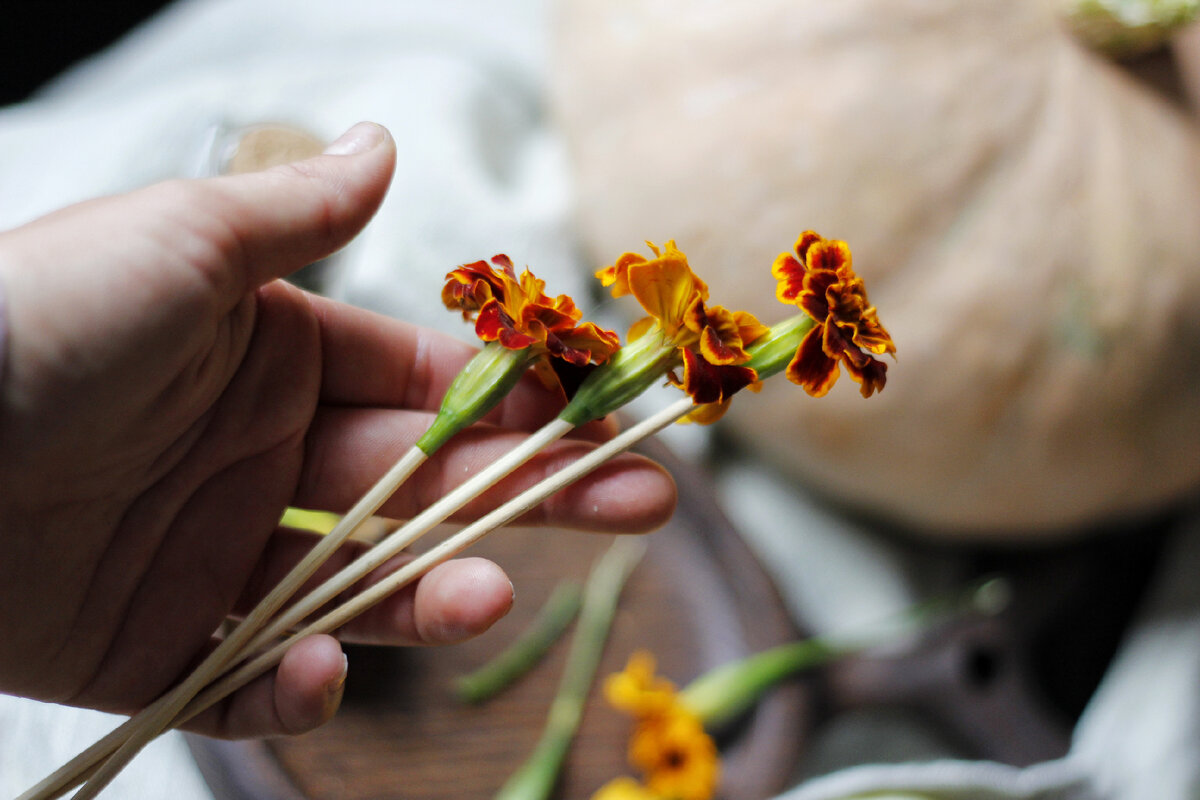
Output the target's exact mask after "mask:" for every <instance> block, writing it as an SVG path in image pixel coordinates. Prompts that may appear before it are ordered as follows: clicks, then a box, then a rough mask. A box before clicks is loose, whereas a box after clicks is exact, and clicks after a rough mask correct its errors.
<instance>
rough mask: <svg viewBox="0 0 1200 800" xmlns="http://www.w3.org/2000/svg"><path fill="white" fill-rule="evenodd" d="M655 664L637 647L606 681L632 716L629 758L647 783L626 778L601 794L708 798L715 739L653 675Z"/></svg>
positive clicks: (716, 769) (609, 694)
mask: <svg viewBox="0 0 1200 800" xmlns="http://www.w3.org/2000/svg"><path fill="white" fill-rule="evenodd" d="M654 669H655V663H654V657H653V656H652V655H651V654H650V653H648V652H645V651H639V652H637V653H634V654H633V656H631V657H630V659H629V663H628V664H627V665H626V667H625V669H624V670H623V671H622V672H619V673H617V674H615V675H613V676H611V677H610V678H609V679H608V681H606V683H605V686H604V693H605V697H606V698H607V699H608V701H609V703H611V704H612V705H613V706H615V707H616V708H618V709H620V710H622V711H625V712H627V713H629V714H631V715H632V716H633V717H634V720H635V724H634V730H633V734H632V735H631V737H630V740H629V761H630V763H631V764H633V765H634V766H635V767H637V768H638V769H639V770H640V771H641V772H642V774H643V775H644V777H645V785H644V787H643V786H640V785H638V784H636V783H635V782H633V781H630V780H628V779H624V780H621V781H617V782H614V783H615V785H614V784H609V785H608V786H606V787H605V789H604V790H602V791H608V792H609V794H607V795H605V797H607V798H608V800H619V799H620V798H638V797H658V798H669V799H670V800H708V798H711V797H712V795H713V792H714V791H715V790H716V786H717V780H718V778H719V777H720V761H719V759H718V757H717V747H716V744H715V743H714V742H713V740H712V737H711V736H709V735H708V733H706V732H705V730H704V724H703V722H702V721H701V719H700V717H699V716H697V715H696V713H695V712H694V711H692V710H691V709H690V708H688V707H687V706H686V705H685V704H684V703H683V702H681V700H680V697H679V693H678V692H677V691H676V689H675V685H674V684H673V683H671V682H670V681H669V680H667V679H665V678H662V677H659V676H657V675H656V674H655V672H654ZM635 787H636V789H635ZM636 791H642V792H645V791H648V792H649V794H644V793H643V794H638V793H636ZM593 800H595V798H593Z"/></svg>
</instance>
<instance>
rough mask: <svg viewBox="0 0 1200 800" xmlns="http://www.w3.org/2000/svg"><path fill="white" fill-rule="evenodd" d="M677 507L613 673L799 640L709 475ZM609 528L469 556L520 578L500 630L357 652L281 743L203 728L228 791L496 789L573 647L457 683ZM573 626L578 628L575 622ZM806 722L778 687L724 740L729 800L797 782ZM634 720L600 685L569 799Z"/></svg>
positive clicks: (653, 541) (627, 608)
mask: <svg viewBox="0 0 1200 800" xmlns="http://www.w3.org/2000/svg"><path fill="white" fill-rule="evenodd" d="M673 472H674V474H675V475H676V478H677V480H679V481H680V506H679V511H678V512H677V514H676V516H675V519H674V520H673V521H672V523H671V524H669V525H668V526H667V527H666V528H664V529H662V530H660V531H657V532H655V533H653V534H651V535H650V537H651V538H650V539H649V544H650V546H649V548H648V551H647V554H646V557H645V559H643V561H642V563H641V564H640V565H639V567H638V569H637V570H636V571H635V572H634V574H633V576H632V577H631V579H630V581H629V584H628V585H627V587H626V591H625V595H624V596H623V598H622V602H621V606H620V610H619V612H618V615H617V618H616V620H615V622H614V625H613V630H612V635H611V637H610V640H609V643H608V648H607V650H606V653H605V657H604V661H603V663H602V665H601V672H600V674H601V676H603V675H605V674H608V673H610V672H613V671H615V670H618V669H620V668H621V667H622V666H623V665H624V663H625V660H626V659H627V658H628V656H629V654H630V653H631V652H633V651H634V650H636V649H638V648H648V649H650V650H652V651H653V652H654V653H655V654H656V655H657V657H658V659H659V666H660V670H661V671H662V672H663V673H664V674H665V675H667V676H668V677H670V678H671V679H673V680H675V681H676V682H677V683H679V684H684V683H686V682H687V681H689V680H691V679H692V678H694V677H696V676H697V675H698V674H700V673H702V672H704V671H705V670H707V669H709V668H711V667H713V666H716V665H718V664H721V663H723V662H725V661H727V660H730V659H733V658H737V657H739V656H742V655H746V654H748V653H751V652H754V651H756V650H759V649H762V648H764V647H767V646H770V645H772V644H776V643H779V642H782V641H786V640H787V639H789V638H790V637H791V636H793V635H794V631H793V630H792V628H791V625H790V623H789V622H788V620H787V617H786V615H785V612H784V611H783V609H782V606H781V604H780V602H779V599H778V597H777V595H776V593H775V591H774V589H773V587H772V586H771V585H770V583H769V581H768V580H767V578H766V577H765V575H764V574H763V572H762V571H761V569H760V567H759V565H758V564H757V563H756V562H755V561H754V560H753V558H752V557H751V556H750V555H749V553H748V551H747V550H746V549H745V548H744V546H743V545H742V543H741V541H740V540H739V539H738V538H737V537H736V535H735V534H734V533H733V531H732V530H731V529H730V527H729V525H728V523H727V522H726V521H725V519H724V517H723V516H722V515H721V514H720V512H719V510H718V509H717V508H716V507H715V505H714V504H713V500H712V491H711V487H710V486H709V485H708V484H707V482H706V481H705V480H703V478H702V477H700V476H698V475H695V474H693V473H691V472H690V471H689V470H687V469H683V468H682V467H680V466H679V465H675V466H674V467H673ZM610 541H611V540H610V538H609V537H606V536H599V535H594V534H591V535H589V534H581V533H575V532H566V531H558V530H528V529H519V530H506V531H501V532H498V533H495V534H493V535H491V536H490V537H488V538H487V539H485V540H484V541H483V542H482V543H480V544H479V545H477V546H476V547H475V548H473V549H472V550H471V551H470V554H472V555H484V556H487V557H489V558H492V559H493V560H495V561H497V562H498V563H499V564H501V566H503V567H504V568H505V569H506V571H507V572H508V573H509V575H510V577H512V579H513V582H514V584H515V585H516V587H517V600H516V604H515V607H514V609H513V611H512V613H511V614H510V615H509V616H508V617H507V618H505V619H504V620H502V621H501V622H499V623H498V624H497V625H496V626H495V627H494V628H493V629H492V630H491V631H490V632H489V633H488V634H486V635H485V636H482V637H480V638H478V639H476V640H474V641H471V642H467V643H464V644H461V645H457V646H453V647H441V648H429V649H383V648H361V647H357V648H350V649H349V657H350V677H349V680H348V682H347V691H346V698H345V701H344V703H343V706H342V710H341V711H340V712H339V714H338V716H337V718H336V719H335V720H334V721H333V722H331V723H330V724H328V725H327V726H325V727H324V728H322V729H321V730H319V731H315V732H313V733H311V734H308V735H305V736H301V737H297V738H291V739H277V740H272V741H270V742H266V743H263V742H233V743H230V742H214V741H212V740H206V739H201V738H195V737H193V738H192V739H191V740H190V743H191V746H192V749H193V752H194V754H195V755H196V758H197V761H198V763H199V764H200V766H201V768H202V770H203V771H204V773H205V776H206V779H207V780H208V781H209V783H210V785H211V786H212V787H213V791H214V794H215V795H216V797H217V798H218V800H309V799H310V798H311V799H313V800H316V799H317V798H320V800H326V798H338V799H339V800H351V799H352V798H375V799H377V800H378V799H381V798H425V799H427V800H433V799H434V798H446V799H447V800H449V798H457V799H459V800H461V799H463V798H486V797H491V796H492V795H493V794H494V792H495V790H496V789H497V788H498V787H499V785H500V784H501V783H502V782H503V781H504V779H505V778H506V777H507V776H508V775H509V774H510V772H511V771H512V770H513V769H514V768H515V767H516V766H517V765H518V764H520V763H521V762H522V761H523V760H524V758H525V757H526V755H527V754H528V753H529V752H530V750H531V749H532V747H533V744H534V742H535V741H536V739H537V737H538V735H539V733H540V731H541V727H542V724H543V721H544V720H545V715H546V710H547V708H548V706H549V703H550V700H551V697H552V696H553V694H554V690H555V687H556V685H557V682H558V676H559V675H560V673H561V670H562V666H563V662H564V660H565V654H566V650H567V645H568V642H567V640H566V639H564V640H562V641H560V642H558V644H557V645H556V646H555V647H554V648H553V650H552V651H551V652H550V654H549V655H548V657H547V658H546V659H545V660H544V661H543V662H542V663H541V664H540V665H539V666H538V667H537V668H536V669H535V670H534V672H532V673H531V674H530V675H528V676H526V678H525V679H523V680H522V681H520V682H519V683H518V684H516V685H514V686H512V687H511V688H510V689H509V690H508V691H507V692H505V693H504V694H501V695H500V696H498V697H496V698H495V699H493V700H492V701H490V702H488V703H486V704H484V705H482V706H479V707H464V706H462V705H460V704H459V703H457V702H456V701H455V700H454V699H453V697H452V696H451V694H450V692H449V690H448V683H449V681H450V679H451V678H452V677H453V676H454V675H457V674H460V673H462V672H465V671H467V670H470V669H472V668H474V667H475V666H477V665H479V664H481V663H483V662H484V661H485V660H487V659H488V658H489V656H491V655H492V654H493V653H495V652H497V651H498V650H499V649H501V648H502V647H503V646H504V645H505V644H506V643H507V642H509V641H510V640H511V639H512V638H513V637H514V636H515V635H516V634H517V632H518V631H519V630H520V629H521V628H522V627H523V626H524V624H525V623H526V622H527V621H528V620H529V619H530V618H531V617H532V616H533V615H534V614H535V613H536V612H537V610H538V609H539V608H540V606H541V604H542V602H543V601H544V600H545V599H546V597H547V595H548V594H549V592H550V591H551V590H552V588H553V587H554V585H555V584H556V583H557V582H558V581H559V580H560V579H561V578H562V577H564V576H573V577H576V578H578V579H581V580H582V579H583V578H584V577H585V576H586V574H587V571H588V569H589V567H590V565H591V563H592V561H593V560H594V558H595V557H596V556H597V555H598V554H599V553H600V552H602V550H603V549H604V548H605V547H606V546H607V545H608V543H609V542H610ZM572 630H573V629H572ZM809 719H810V709H809V707H808V704H807V694H806V693H805V691H804V688H803V686H802V685H799V684H793V685H790V686H786V687H783V688H781V689H780V690H777V691H776V692H774V693H773V694H772V695H771V696H770V697H769V698H768V699H767V700H766V702H764V703H763V704H762V705H761V706H760V707H759V708H758V709H757V711H756V712H755V713H754V714H753V715H752V716H750V717H748V718H747V719H746V720H744V721H743V722H742V723H741V724H740V725H738V726H737V728H736V729H735V730H733V731H730V732H728V733H727V734H725V735H724V737H723V739H722V742H721V745H722V751H723V753H724V754H725V760H724V778H723V781H722V790H721V796H722V797H728V798H737V800H754V799H755V798H764V797H769V796H771V795H773V794H775V793H776V792H778V791H780V790H782V789H783V788H786V787H787V786H788V785H789V778H790V776H791V771H792V768H793V767H794V765H795V763H796V759H797V756H798V754H799V751H800V748H801V746H802V744H803V741H804V736H803V732H804V731H805V730H806V727H807V723H808V720H809ZM628 733H629V721H628V719H627V718H625V717H623V716H622V715H621V714H619V713H618V712H616V711H614V710H612V709H610V708H608V707H607V706H606V705H605V704H604V702H603V701H602V699H601V698H600V697H599V696H598V692H593V696H592V698H591V701H590V703H589V706H588V709H587V712H586V714H585V718H584V720H583V725H582V729H581V731H580V734H579V737H578V739H577V740H576V744H575V746H574V748H573V749H572V752H571V755H570V757H569V760H568V763H567V765H566V769H565V771H564V775H563V779H562V782H561V785H560V787H559V794H558V796H559V797H562V798H586V797H588V796H589V795H590V794H591V792H593V791H594V790H595V789H596V788H598V787H599V786H600V785H601V784H603V783H604V782H606V781H607V780H608V779H610V778H612V777H615V776H617V775H621V774H631V771H630V769H629V767H628V766H627V765H626V763H625V743H626V738H627V736H628Z"/></svg>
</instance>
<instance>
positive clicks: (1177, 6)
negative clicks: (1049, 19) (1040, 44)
mask: <svg viewBox="0 0 1200 800" xmlns="http://www.w3.org/2000/svg"><path fill="white" fill-rule="evenodd" d="M1058 3H1059V6H1060V13H1061V16H1062V18H1063V20H1064V21H1065V22H1066V24H1067V27H1068V29H1070V31H1071V32H1072V33H1073V34H1074V35H1075V36H1076V37H1077V38H1078V39H1079V40H1080V41H1082V42H1083V43H1084V44H1086V45H1087V46H1089V47H1091V48H1092V49H1094V50H1098V51H1100V52H1102V53H1104V54H1105V55H1108V56H1110V57H1112V58H1118V59H1122V58H1132V57H1134V56H1138V55H1142V54H1144V53H1147V52H1149V51H1151V50H1154V49H1156V48H1159V47H1161V46H1162V45H1164V44H1166V42H1167V40H1168V39H1170V38H1171V35H1172V34H1173V33H1175V32H1176V31H1177V30H1179V29H1180V28H1182V27H1183V26H1185V25H1187V24H1188V23H1189V22H1192V21H1193V20H1195V19H1196V17H1197V15H1198V14H1200V0H1058Z"/></svg>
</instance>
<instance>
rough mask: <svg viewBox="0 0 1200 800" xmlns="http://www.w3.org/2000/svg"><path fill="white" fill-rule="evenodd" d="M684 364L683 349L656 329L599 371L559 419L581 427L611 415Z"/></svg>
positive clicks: (586, 382) (621, 350) (582, 387)
mask: <svg viewBox="0 0 1200 800" xmlns="http://www.w3.org/2000/svg"><path fill="white" fill-rule="evenodd" d="M682 363H683V361H682V359H681V357H680V355H679V348H678V347H676V346H675V345H673V344H671V343H669V342H667V341H665V340H664V339H663V337H662V334H661V333H660V332H659V329H658V328H657V327H655V328H654V329H652V330H650V331H647V332H646V333H644V334H643V335H642V336H639V337H638V338H637V339H635V340H634V341H632V342H630V343H629V344H627V345H625V346H624V347H622V348H621V349H620V350H618V351H617V352H616V353H615V354H614V355H613V357H612V358H610V359H609V360H608V361H606V362H605V363H604V364H602V365H601V366H599V367H597V368H596V369H595V370H594V371H593V372H592V374H591V375H589V376H588V377H587V380H585V381H584V382H583V384H582V385H581V386H580V387H579V390H578V391H577V392H575V396H574V397H573V398H571V402H570V403H568V404H567V407H566V408H564V409H563V410H562V413H560V414H559V415H558V418H559V419H561V420H565V421H567V422H570V423H571V424H572V425H576V426H578V425H583V424H584V423H585V422H591V421H592V420H594V419H599V418H600V417H603V416H605V415H607V414H611V413H612V412H614V411H616V410H617V409H618V408H620V407H621V406H623V405H625V404H626V403H628V402H629V401H630V400H633V399H634V398H635V397H637V396H638V395H640V394H641V393H642V392H644V391H646V390H647V389H649V388H650V387H651V386H653V385H654V384H656V383H658V382H660V381H661V380H662V379H663V378H664V376H666V374H667V373H668V372H670V371H671V370H673V369H675V368H676V367H678V366H680V365H681V364H682Z"/></svg>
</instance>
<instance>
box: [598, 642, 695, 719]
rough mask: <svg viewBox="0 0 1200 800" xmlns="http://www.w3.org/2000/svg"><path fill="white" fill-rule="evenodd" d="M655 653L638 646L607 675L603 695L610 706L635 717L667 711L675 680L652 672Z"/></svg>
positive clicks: (672, 695)
mask: <svg viewBox="0 0 1200 800" xmlns="http://www.w3.org/2000/svg"><path fill="white" fill-rule="evenodd" d="M654 667H655V662H654V656H653V655H652V654H651V653H650V652H648V651H646V650H639V651H637V652H636V653H634V654H633V655H632V656H630V657H629V662H628V663H627V664H626V665H625V669H624V670H622V671H621V672H617V673H615V674H613V675H609V676H608V679H607V680H606V681H605V682H604V697H605V699H606V700H608V702H609V705H611V706H612V707H613V708H617V709H620V710H621V711H624V712H626V713H628V714H632V715H633V716H635V717H640V716H645V715H648V714H661V713H664V712H666V711H667V710H668V709H670V707H671V706H672V705H674V704H675V702H676V697H677V694H678V692H677V691H676V689H675V684H673V683H671V682H670V681H669V680H667V679H666V678H662V677H659V676H657V675H655V674H654Z"/></svg>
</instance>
